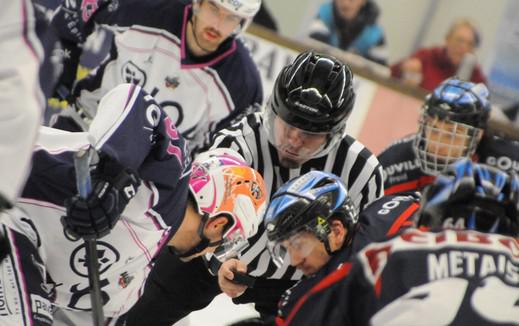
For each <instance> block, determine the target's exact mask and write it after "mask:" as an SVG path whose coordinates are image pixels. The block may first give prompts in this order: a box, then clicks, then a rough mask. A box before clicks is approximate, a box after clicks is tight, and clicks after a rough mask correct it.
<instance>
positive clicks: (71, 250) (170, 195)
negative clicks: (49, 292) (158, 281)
mask: <svg viewBox="0 0 519 326" xmlns="http://www.w3.org/2000/svg"><path fill="white" fill-rule="evenodd" d="M92 136H93V139H94V140H95V141H94V144H95V147H96V149H97V150H99V151H103V152H104V153H106V154H108V155H111V156H112V157H114V158H116V159H117V160H118V161H119V162H121V163H122V164H123V165H125V166H127V167H129V168H131V169H133V170H134V171H137V173H138V174H139V176H140V177H141V179H142V180H143V183H142V185H141V186H140V188H139V190H138V191H137V194H136V196H135V197H134V198H133V199H132V200H131V202H130V203H129V204H128V206H127V207H126V209H125V210H124V211H123V213H122V215H121V218H120V220H119V222H118V223H117V224H116V226H115V227H114V229H113V230H112V231H111V233H110V234H109V235H107V236H105V237H103V238H101V239H99V240H98V242H97V249H98V256H99V264H100V270H99V272H100V281H101V292H102V296H103V301H104V312H105V316H107V317H113V316H117V315H119V314H121V313H124V312H125V311H126V310H127V309H129V308H130V307H131V306H132V305H133V304H134V303H135V302H136V301H137V299H138V298H139V295H140V294H139V291H140V289H141V286H142V285H143V282H144V280H145V277H146V276H147V273H148V272H149V263H150V261H151V260H152V258H153V256H154V255H155V253H156V252H157V251H158V250H159V249H160V247H161V246H162V245H163V244H164V243H165V242H166V241H167V240H168V239H169V238H170V237H171V236H172V235H173V234H174V233H175V232H176V231H177V229H178V227H179V226H180V224H181V222H182V220H183V217H184V210H185V206H186V202H187V195H188V179H189V172H190V160H189V155H188V154H187V149H186V146H185V142H184V140H183V139H182V137H181V136H180V135H179V133H178V131H177V130H176V129H175V127H174V124H173V123H172V122H171V119H170V118H169V117H168V116H167V115H166V114H165V113H164V112H163V111H162V110H161V109H160V108H159V107H158V105H157V104H156V102H155V101H154V100H153V98H152V97H151V96H150V95H148V94H146V93H145V92H143V91H142V89H141V88H140V87H138V86H135V85H131V84H123V85H120V86H118V87H117V88H115V89H114V90H112V91H111V92H109V93H108V94H107V95H106V96H105V97H104V98H103V99H102V101H101V103H100V105H99V110H98V115H97V116H96V119H94V121H93V123H92V125H91V128H90V131H89V132H88V133H86V132H85V133H69V132H65V131H61V130H56V129H51V128H45V127H42V130H41V132H40V138H39V140H38V143H37V148H36V150H35V153H34V161H33V168H32V171H31V173H30V176H29V179H28V182H27V185H26V187H25V189H24V191H23V194H22V198H21V199H20V200H19V203H18V206H19V207H20V208H22V209H23V210H24V211H25V212H24V213H21V214H17V215H15V216H11V218H13V219H17V218H18V219H29V220H30V221H31V222H32V224H33V225H34V226H35V229H36V230H37V233H38V236H39V239H38V242H39V243H40V252H41V256H42V257H43V260H44V264H45V266H46V267H47V271H48V273H49V275H50V277H51V278H52V280H53V281H54V283H55V284H56V292H57V296H56V304H57V305H58V306H60V307H64V308H70V309H75V310H90V308H91V305H90V296H89V293H90V289H89V282H88V274H87V265H86V264H87V263H86V259H85V243H84V241H82V240H73V239H70V238H69V237H68V236H67V235H65V234H64V232H63V227H62V224H61V222H60V218H61V216H62V215H64V214H65V208H64V206H63V203H64V201H65V199H66V198H69V197H71V196H73V195H75V194H76V193H77V191H76V186H75V172H74V164H73V154H74V153H75V152H76V151H77V150H79V149H80V148H85V147H86V146H88V145H89V138H92ZM13 225H16V223H13ZM22 231H23V230H22Z"/></svg>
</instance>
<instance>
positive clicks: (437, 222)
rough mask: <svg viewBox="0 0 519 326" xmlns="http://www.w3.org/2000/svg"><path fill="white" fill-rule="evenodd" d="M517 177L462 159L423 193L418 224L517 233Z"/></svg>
mask: <svg viewBox="0 0 519 326" xmlns="http://www.w3.org/2000/svg"><path fill="white" fill-rule="evenodd" d="M518 213H519V178H518V177H517V175H515V174H514V173H513V172H512V173H506V172H504V171H501V170H499V169H496V168H494V167H492V166H488V165H485V164H478V163H474V162H472V161H470V160H468V159H462V160H459V161H458V162H456V163H454V164H453V165H451V166H449V168H448V169H447V170H446V172H445V173H443V174H440V175H439V176H438V177H437V178H436V181H435V182H434V183H433V184H431V185H430V186H429V187H427V188H426V189H425V191H424V193H423V197H422V200H421V207H420V210H419V212H418V214H417V216H416V220H417V225H418V226H426V227H431V228H458V229H470V230H477V231H480V232H486V233H499V234H504V235H511V236H514V237H517V236H519V215H518Z"/></svg>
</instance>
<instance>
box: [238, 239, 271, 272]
mask: <svg viewBox="0 0 519 326" xmlns="http://www.w3.org/2000/svg"><path fill="white" fill-rule="evenodd" d="M265 248H267V232H263V234H262V235H261V237H260V238H259V239H258V241H256V243H255V244H254V245H253V246H252V248H250V249H249V250H248V251H247V252H246V253H245V254H244V255H243V256H241V257H240V260H242V261H243V262H244V263H246V264H248V263H250V262H251V261H252V260H253V259H254V258H256V257H257V256H258V255H259V254H260V253H261V252H262V251H263V250H264V249H265ZM267 265H268V264H267ZM265 270H266V267H265Z"/></svg>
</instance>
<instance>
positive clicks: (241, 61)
mask: <svg viewBox="0 0 519 326" xmlns="http://www.w3.org/2000/svg"><path fill="white" fill-rule="evenodd" d="M191 16H192V8H191V5H190V4H189V5H186V4H185V3H182V1H180V0H158V1H140V0H126V1H118V2H113V3H112V5H108V6H102V7H99V9H98V10H97V11H96V12H95V14H94V15H93V16H92V18H91V19H93V21H95V22H96V23H97V24H100V25H103V26H106V27H108V28H110V27H112V29H115V31H116V36H115V39H114V43H113V45H112V49H111V52H110V55H109V57H108V58H107V59H106V60H105V61H104V63H103V64H102V65H101V66H100V67H98V68H97V69H96V70H94V71H93V72H92V73H91V75H90V76H89V77H87V78H86V79H84V80H82V81H80V82H79V83H78V84H77V86H76V88H75V91H74V93H75V94H76V95H78V96H79V99H78V104H79V105H80V106H81V107H82V108H83V109H84V110H85V111H87V112H95V110H96V105H97V101H98V100H99V98H100V97H102V96H103V95H104V94H106V92H107V91H109V90H110V89H112V88H113V87H115V86H116V85H118V84H120V83H134V84H137V85H139V86H141V87H142V88H143V89H144V90H146V91H147V92H148V93H150V94H151V95H152V96H154V97H155V99H156V100H157V102H158V103H159V104H160V106H161V107H162V108H163V109H164V111H166V113H167V114H168V115H169V116H170V117H171V119H172V121H173V122H174V123H175V125H176V126H177V129H178V130H179V131H180V132H181V133H182V135H183V137H184V138H186V139H187V140H189V142H190V145H189V147H190V148H192V149H193V148H195V147H197V146H201V145H202V144H203V143H204V142H207V137H208V132H209V131H213V130H215V129H217V128H219V127H220V122H221V124H222V125H223V124H225V123H226V122H228V121H230V120H232V119H235V118H236V117H237V116H238V115H240V114H242V113H243V112H244V111H246V109H248V108H250V107H255V106H257V105H260V104H261V103H262V100H263V90H262V86H261V80H260V76H259V72H258V70H257V67H256V65H255V64H254V62H253V60H252V58H251V56H250V53H249V51H248V50H247V49H246V48H245V46H244V45H243V42H242V41H241V40H240V39H236V38H229V39H228V40H226V41H224V43H222V44H221V45H220V47H219V48H218V49H217V50H216V51H215V52H214V53H212V54H210V55H208V56H205V57H201V58H199V57H195V56H193V54H192V53H191V52H190V51H189V48H188V46H187V44H186V38H185V35H186V27H187V24H188V22H189V20H190V19H191ZM63 28H64V29H65V27H63ZM66 33H67V31H66V30H65V31H62V34H66Z"/></svg>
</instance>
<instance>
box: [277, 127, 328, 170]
mask: <svg viewBox="0 0 519 326" xmlns="http://www.w3.org/2000/svg"><path fill="white" fill-rule="evenodd" d="M274 128H275V142H276V143H275V144H274V145H275V146H276V148H277V150H278V156H279V161H280V163H281V165H283V166H284V167H287V168H297V167H299V166H301V164H303V163H304V162H306V161H308V160H310V159H312V158H313V155H315V153H317V152H318V151H319V150H320V149H321V148H322V147H323V146H324V145H325V144H326V140H327V138H328V134H326V133H311V132H307V131H304V130H301V129H299V128H296V127H293V126H291V125H289V124H287V123H286V122H284V121H283V120H282V119H281V118H279V117H276V118H275V122H274Z"/></svg>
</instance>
